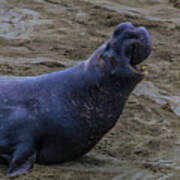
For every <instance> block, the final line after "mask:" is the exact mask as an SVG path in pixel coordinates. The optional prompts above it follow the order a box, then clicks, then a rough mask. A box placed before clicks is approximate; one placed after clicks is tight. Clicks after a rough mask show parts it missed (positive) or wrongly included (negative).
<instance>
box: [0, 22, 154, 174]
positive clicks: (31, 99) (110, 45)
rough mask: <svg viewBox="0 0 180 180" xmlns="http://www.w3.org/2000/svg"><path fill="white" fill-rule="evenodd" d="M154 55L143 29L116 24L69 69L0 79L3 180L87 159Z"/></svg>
mask: <svg viewBox="0 0 180 180" xmlns="http://www.w3.org/2000/svg"><path fill="white" fill-rule="evenodd" d="M151 49H152V45H151V40H150V37H149V34H148V32H147V31H146V29H145V28H143V27H139V28H134V27H133V25H132V24H131V23H122V24H119V25H118V26H117V27H116V28H115V30H114V32H113V34H112V37H111V38H110V40H108V41H107V42H106V43H104V44H103V45H102V46H100V47H99V48H98V49H97V50H96V51H95V52H94V53H93V55H92V56H91V57H90V58H89V59H88V60H86V61H84V62H82V63H80V64H79V65H76V66H74V67H72V68H69V69H66V70H63V71H58V72H53V73H49V74H44V75H40V76H35V77H24V78H16V79H12V78H10V79H9V78H8V79H7V78H0V157H1V161H5V162H7V163H8V164H9V168H8V170H7V176H15V175H19V174H22V173H24V172H26V171H27V170H29V169H30V168H32V166H33V164H34V162H38V163H41V164H53V163H62V162H64V161H71V160H73V159H75V158H77V157H79V156H81V155H83V154H85V153H87V152H88V151H89V150H90V149H91V148H92V147H93V146H94V145H95V144H96V143H97V142H98V141H99V140H100V139H101V138H102V137H103V136H104V135H105V133H107V132H108V131H109V130H110V129H111V128H112V127H113V126H114V125H115V123H116V121H117V120H118V118H119V116H120V114H121V112H122V110H123V108H124V105H125V102H126V100H127V98H128V96H129V94H130V93H131V92H132V90H133V89H134V88H135V86H136V85H137V83H139V82H140V81H141V80H142V79H143V78H144V76H145V71H144V70H143V68H138V67H136V65H137V64H139V63H140V62H142V61H143V60H145V59H146V58H147V57H148V56H149V54H150V52H151Z"/></svg>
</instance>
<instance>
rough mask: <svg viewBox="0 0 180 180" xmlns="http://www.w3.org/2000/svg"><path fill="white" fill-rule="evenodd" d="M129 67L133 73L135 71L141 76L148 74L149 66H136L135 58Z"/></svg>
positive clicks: (131, 60)
mask: <svg viewBox="0 0 180 180" xmlns="http://www.w3.org/2000/svg"><path fill="white" fill-rule="evenodd" d="M129 67H130V68H131V70H132V71H134V72H135V73H137V74H141V75H147V74H148V71H147V67H148V66H147V64H136V63H135V60H134V58H133V56H132V57H131V59H130V62H129Z"/></svg>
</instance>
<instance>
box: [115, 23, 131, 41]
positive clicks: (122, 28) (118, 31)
mask: <svg viewBox="0 0 180 180" xmlns="http://www.w3.org/2000/svg"><path fill="white" fill-rule="evenodd" d="M133 28H134V26H133V25H132V23H130V22H125V23H122V24H119V25H118V26H116V28H115V30H114V32H113V36H112V37H113V38H115V37H116V36H118V35H120V34H121V33H123V32H124V31H125V30H127V29H133Z"/></svg>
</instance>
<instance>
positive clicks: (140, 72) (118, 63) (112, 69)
mask: <svg viewBox="0 0 180 180" xmlns="http://www.w3.org/2000/svg"><path fill="white" fill-rule="evenodd" d="M151 50H152V43H151V39H150V36H149V34H148V32H147V30H146V29H145V28H144V27H139V28H134V26H133V25H132V24H131V23H129V22H126V23H122V24H119V25H118V26H117V27H116V28H115V30H114V32H113V34H112V37H111V39H110V40H109V41H108V42H107V44H106V46H105V48H104V51H103V53H102V55H101V58H102V59H103V60H104V62H105V64H106V67H107V72H109V73H110V74H111V75H113V76H115V77H117V78H121V80H122V79H126V80H128V79H131V81H132V80H133V81H134V82H136V83H137V82H139V81H140V80H142V79H143V78H144V76H145V74H146V71H145V69H146V66H141V67H138V66H137V65H138V64H140V63H141V62H142V61H144V60H145V59H146V58H147V57H148V56H149V54H150V52H151Z"/></svg>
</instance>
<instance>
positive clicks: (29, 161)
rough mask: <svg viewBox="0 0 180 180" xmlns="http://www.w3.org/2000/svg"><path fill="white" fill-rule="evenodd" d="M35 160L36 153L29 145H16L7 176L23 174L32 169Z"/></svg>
mask: <svg viewBox="0 0 180 180" xmlns="http://www.w3.org/2000/svg"><path fill="white" fill-rule="evenodd" d="M35 160H36V153H35V151H34V149H33V148H32V147H31V146H30V145H27V144H20V145H18V146H17V147H16V150H15V151H14V153H13V157H12V159H11V161H10V163H9V168H8V171H7V176H10V177H12V176H16V175H20V174H23V173H25V172H26V171H28V170H29V169H31V168H32V167H33V164H34V162H35Z"/></svg>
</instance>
